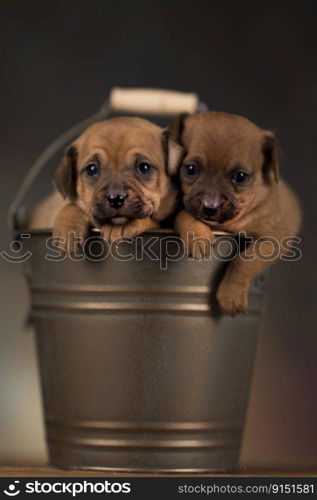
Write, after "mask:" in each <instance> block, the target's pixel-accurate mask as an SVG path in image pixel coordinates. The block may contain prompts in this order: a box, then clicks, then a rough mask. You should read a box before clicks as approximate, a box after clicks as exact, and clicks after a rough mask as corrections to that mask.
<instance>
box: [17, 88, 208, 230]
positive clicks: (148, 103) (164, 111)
mask: <svg viewBox="0 0 317 500" xmlns="http://www.w3.org/2000/svg"><path fill="white" fill-rule="evenodd" d="M207 109H208V108H207V106H206V104H204V103H203V102H200V101H199V98H198V95H197V94H194V93H186V92H177V91H172V90H162V89H147V88H125V89H124V88H120V87H114V88H112V89H111V91H110V96H109V99H107V100H106V101H105V102H104V103H103V104H102V106H101V108H100V109H99V110H98V111H97V112H96V113H94V114H93V115H91V116H89V117H88V118H85V119H84V120H82V121H81V122H79V123H77V124H76V125H74V126H73V127H71V128H70V129H69V130H67V131H66V132H64V133H63V134H61V135H60V136H59V137H57V138H56V139H55V140H54V141H53V142H52V143H51V144H50V145H49V146H48V147H47V148H46V149H44V151H43V152H42V153H41V154H40V156H39V157H38V158H37V159H36V160H35V162H34V163H33V165H31V167H30V170H29V171H28V173H27V174H26V176H25V178H24V180H23V182H22V184H21V186H20V188H19V190H18V192H17V193H16V195H15V197H14V199H13V201H12V203H11V205H10V207H9V211H8V224H9V227H10V229H11V230H12V231H16V230H18V229H19V228H21V227H23V224H24V223H25V208H24V205H23V202H24V200H25V198H26V196H27V194H28V192H29V191H30V189H31V187H32V185H33V184H34V182H35V180H36V178H37V177H38V175H39V174H40V172H41V171H42V169H43V167H44V166H45V165H46V164H47V163H48V161H49V160H50V159H51V158H52V157H53V156H54V155H55V154H56V153H57V152H58V151H59V150H60V149H61V148H62V147H64V146H65V145H66V144H68V143H69V142H71V141H72V139H74V137H76V136H78V135H79V134H80V133H81V132H83V131H84V130H85V129H86V128H87V127H89V125H92V124H93V123H94V122H96V121H98V120H102V119H104V118H107V117H108V116H109V115H110V113H111V112H127V113H140V114H150V115H160V116H173V115H177V114H179V113H183V112H188V113H194V112H196V111H199V112H202V111H206V110H207Z"/></svg>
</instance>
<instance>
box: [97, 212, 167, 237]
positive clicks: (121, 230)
mask: <svg viewBox="0 0 317 500" xmlns="http://www.w3.org/2000/svg"><path fill="white" fill-rule="evenodd" d="M158 227H159V224H158V223H157V222H156V221H154V220H153V219H151V218H150V217H147V218H146V219H135V220H133V221H131V222H129V223H127V224H123V225H118V226H115V225H111V224H105V225H104V226H102V228H101V236H102V237H103V238H104V239H105V240H106V241H108V242H109V243H113V242H114V241H120V240H123V239H125V238H134V237H135V236H138V235H139V234H142V233H144V231H146V230H147V229H154V228H158Z"/></svg>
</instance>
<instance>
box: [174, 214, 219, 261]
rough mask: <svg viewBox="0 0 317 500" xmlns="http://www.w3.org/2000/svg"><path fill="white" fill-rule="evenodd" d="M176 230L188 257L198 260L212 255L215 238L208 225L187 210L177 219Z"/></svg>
mask: <svg viewBox="0 0 317 500" xmlns="http://www.w3.org/2000/svg"><path fill="white" fill-rule="evenodd" d="M175 230H176V232H177V233H178V234H179V235H180V237H181V238H182V240H183V242H184V244H185V247H186V251H187V255H191V256H193V257H195V258H196V259H203V258H204V257H208V256H209V255H210V252H211V246H212V244H213V243H214V241H215V236H214V234H213V232H212V230H211V229H210V227H209V226H207V224H204V223H203V222H201V221H199V220H197V219H195V218H194V217H192V216H191V215H190V214H189V213H188V212H186V210H182V211H181V212H179V214H178V215H177V217H176V220H175Z"/></svg>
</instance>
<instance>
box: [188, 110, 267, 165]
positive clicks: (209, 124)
mask: <svg viewBox="0 0 317 500" xmlns="http://www.w3.org/2000/svg"><path fill="white" fill-rule="evenodd" d="M262 140H263V132H262V131H261V129H259V128H258V127H256V126H254V125H253V124H251V123H250V126H249V124H248V123H247V124H246V123H243V122H239V121H235V120H233V122H232V123H230V120H228V121H219V120H216V119H215V120H208V121H207V120H206V121H204V122H201V123H198V124H196V123H195V122H194V121H192V122H191V121H190V120H189V123H188V125H187V124H186V126H185V130H184V134H183V142H184V146H185V148H186V150H187V152H188V154H189V155H190V156H197V157H198V158H201V159H202V160H203V161H205V162H212V163H213V164H215V165H217V164H219V166H222V165H224V166H225V165H230V164H232V163H239V162H240V163H245V162H253V161H255V162H258V161H259V160H260V159H261V157H262Z"/></svg>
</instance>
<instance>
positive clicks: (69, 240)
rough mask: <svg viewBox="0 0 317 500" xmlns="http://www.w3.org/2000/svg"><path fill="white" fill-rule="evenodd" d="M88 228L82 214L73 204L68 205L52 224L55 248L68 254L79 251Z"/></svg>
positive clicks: (84, 216) (86, 220) (87, 223)
mask: <svg viewBox="0 0 317 500" xmlns="http://www.w3.org/2000/svg"><path fill="white" fill-rule="evenodd" d="M89 226H90V224H89V220H88V218H87V217H86V215H85V214H84V212H83V211H82V210H81V209H80V208H79V207H77V205H74V203H69V204H68V205H66V206H65V207H64V208H62V209H61V210H60V212H59V213H58V214H57V217H56V220H55V223H54V228H53V237H54V238H56V244H57V246H58V247H59V248H61V249H62V250H64V251H66V252H68V253H69V254H75V253H76V252H78V251H80V249H81V247H82V244H83V241H84V239H85V238H86V237H87V236H88V233H89Z"/></svg>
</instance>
